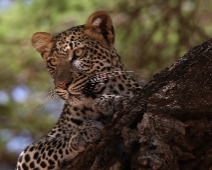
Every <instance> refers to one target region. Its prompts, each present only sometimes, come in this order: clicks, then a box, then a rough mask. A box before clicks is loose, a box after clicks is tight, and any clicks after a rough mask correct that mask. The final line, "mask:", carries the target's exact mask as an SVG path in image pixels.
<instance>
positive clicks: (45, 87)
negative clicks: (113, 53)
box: [0, 0, 212, 170]
mask: <svg viewBox="0 0 212 170" xmlns="http://www.w3.org/2000/svg"><path fill="white" fill-rule="evenodd" d="M211 9H212V1H209V0H204V1H200V0H198V1H196V0H163V1H155V0H116V1H114V0H105V1H103V0H92V1H91V0H54V1H53V0H45V1H44V0H0V170H12V169H14V168H15V164H16V160H17V157H18V155H19V154H20V152H21V150H23V149H24V148H25V147H26V146H27V145H29V144H30V143H32V142H33V141H35V140H37V139H39V138H40V137H41V136H43V135H44V134H46V133H47V132H48V131H49V130H50V129H51V127H52V126H53V125H54V124H55V123H56V121H57V119H58V117H59V113H60V111H61V109H62V103H63V102H62V101H61V100H60V99H58V98H54V99H51V98H52V97H51V96H52V89H53V83H52V80H51V78H50V76H49V75H48V73H47V71H46V65H45V63H44V62H43V60H42V58H41V57H40V55H39V54H38V52H36V51H35V50H34V49H33V47H32V45H31V42H30V39H31V36H32V34H33V33H34V32H37V31H45V32H50V33H52V34H54V35H56V34H58V33H60V32H62V31H64V30H66V29H68V28H70V27H73V26H76V25H80V24H84V23H85V21H86V19H87V18H88V16H89V15H90V14H91V13H93V12H95V11H97V10H106V11H108V12H109V13H110V15H111V17H112V19H113V23H114V26H115V31H116V44H115V46H116V49H117V51H118V52H119V54H120V55H121V56H122V61H123V63H124V65H125V67H126V69H127V70H130V71H134V73H133V75H134V76H135V77H136V78H137V79H138V80H139V81H143V82H145V83H147V82H148V81H149V80H151V78H152V76H153V75H154V74H155V73H156V72H158V71H160V70H161V69H163V68H165V67H169V66H170V65H171V64H172V63H174V62H175V61H176V60H177V59H178V58H179V57H181V56H183V54H184V53H186V52H187V51H188V50H189V49H190V48H191V47H192V46H194V45H198V44H200V43H202V42H204V41H206V40H207V39H209V38H210V37H211V35H212V22H211V16H212V15H211Z"/></svg>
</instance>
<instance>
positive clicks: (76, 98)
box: [66, 94, 93, 106]
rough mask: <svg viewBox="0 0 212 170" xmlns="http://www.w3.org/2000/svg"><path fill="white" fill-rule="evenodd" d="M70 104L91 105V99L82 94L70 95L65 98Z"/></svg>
mask: <svg viewBox="0 0 212 170" xmlns="http://www.w3.org/2000/svg"><path fill="white" fill-rule="evenodd" d="M66 101H67V102H68V104H69V105H70V106H78V105H85V106H87V105H91V103H92V101H93V99H92V98H91V97H86V96H85V95H83V94H79V95H70V96H69V98H68V99H67V100H66Z"/></svg>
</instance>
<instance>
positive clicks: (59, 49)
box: [49, 25, 115, 58]
mask: <svg viewBox="0 0 212 170" xmlns="http://www.w3.org/2000/svg"><path fill="white" fill-rule="evenodd" d="M84 29H85V26H84V25H81V26H76V27H73V28H71V29H68V30H66V31H64V32H62V33H60V34H58V35H57V36H56V37H55V38H54V45H53V48H52V51H51V53H50V56H49V57H52V56H54V57H57V58H60V57H65V56H67V53H68V52H69V51H70V50H76V49H78V48H85V47H89V48H93V49H96V50H101V52H103V50H104V51H107V52H108V53H110V52H111V53H113V54H114V53H115V51H114V50H113V49H112V50H111V49H110V50H109V49H107V48H106V47H105V46H103V45H102V44H101V43H99V42H98V41H97V40H96V39H94V38H91V37H89V36H87V35H86V34H85V33H84Z"/></svg>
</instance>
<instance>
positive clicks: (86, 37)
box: [16, 11, 142, 170]
mask: <svg viewBox="0 0 212 170" xmlns="http://www.w3.org/2000/svg"><path fill="white" fill-rule="evenodd" d="M31 42H32V45H33V47H34V48H35V49H36V50H37V51H38V52H39V53H40V55H41V56H42V58H43V59H44V61H45V62H46V65H47V70H48V72H49V73H50V75H51V78H52V79H53V82H54V89H55V92H56V94H57V95H58V96H59V97H60V98H62V99H63V100H64V101H65V104H64V107H63V109H62V112H61V115H60V117H59V120H58V122H57V123H56V124H55V126H53V128H52V129H51V130H50V131H49V133H47V134H46V135H44V136H43V137H41V138H40V139H39V140H38V141H36V142H34V143H32V144H31V145H29V146H28V147H26V149H24V150H23V151H22V152H21V154H20V156H19V158H18V161H17V167H16V170H60V169H64V168H65V167H66V166H67V165H68V164H69V163H70V162H71V161H72V160H73V159H74V158H75V157H77V156H78V155H79V153H81V152H83V151H84V150H85V148H86V147H88V145H90V144H96V143H98V142H99V141H100V140H101V138H102V133H101V131H102V129H103V128H104V126H105V125H106V124H107V123H108V122H110V121H111V117H112V116H113V115H114V113H115V112H117V110H118V109H117V108H119V107H120V103H122V102H123V101H124V100H126V99H128V100H130V99H131V98H132V97H134V96H135V94H137V93H138V92H139V91H140V90H141V88H142V87H141V85H140V84H139V83H138V82H137V81H136V80H135V79H134V78H133V76H131V74H129V73H128V72H127V71H125V69H124V66H123V64H122V62H121V57H120V56H119V54H118V53H117V51H116V49H115V47H114V43H115V31H114V27H113V23H112V19H111V17H110V15H109V14H108V13H107V12H106V11H97V12H94V13H93V14H91V15H90V16H89V17H88V19H87V21H86V22H85V24H84V25H78V26H74V27H72V28H69V29H67V30H65V31H63V32H62V33H59V34H58V35H56V36H53V35H52V34H50V33H47V32H36V33H34V34H33V36H32V39H31Z"/></svg>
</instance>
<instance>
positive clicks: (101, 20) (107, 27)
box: [85, 11, 114, 48]
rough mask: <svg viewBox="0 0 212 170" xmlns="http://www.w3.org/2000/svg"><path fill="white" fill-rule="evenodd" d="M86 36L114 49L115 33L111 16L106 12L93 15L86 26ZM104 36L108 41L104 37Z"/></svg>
mask: <svg viewBox="0 0 212 170" xmlns="http://www.w3.org/2000/svg"><path fill="white" fill-rule="evenodd" d="M85 34H87V35H88V36H90V37H92V38H94V39H96V40H98V41H99V42H100V43H102V44H103V45H105V46H107V47H109V48H112V47H113V45H114V33H113V25H112V20H111V18H110V15H109V14H108V13H107V12H105V11H97V12H95V13H93V14H92V15H91V16H90V17H89V18H88V20H87V22H86V24H85ZM104 34H105V35H106V37H107V39H105V37H104V36H103V35H104Z"/></svg>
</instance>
